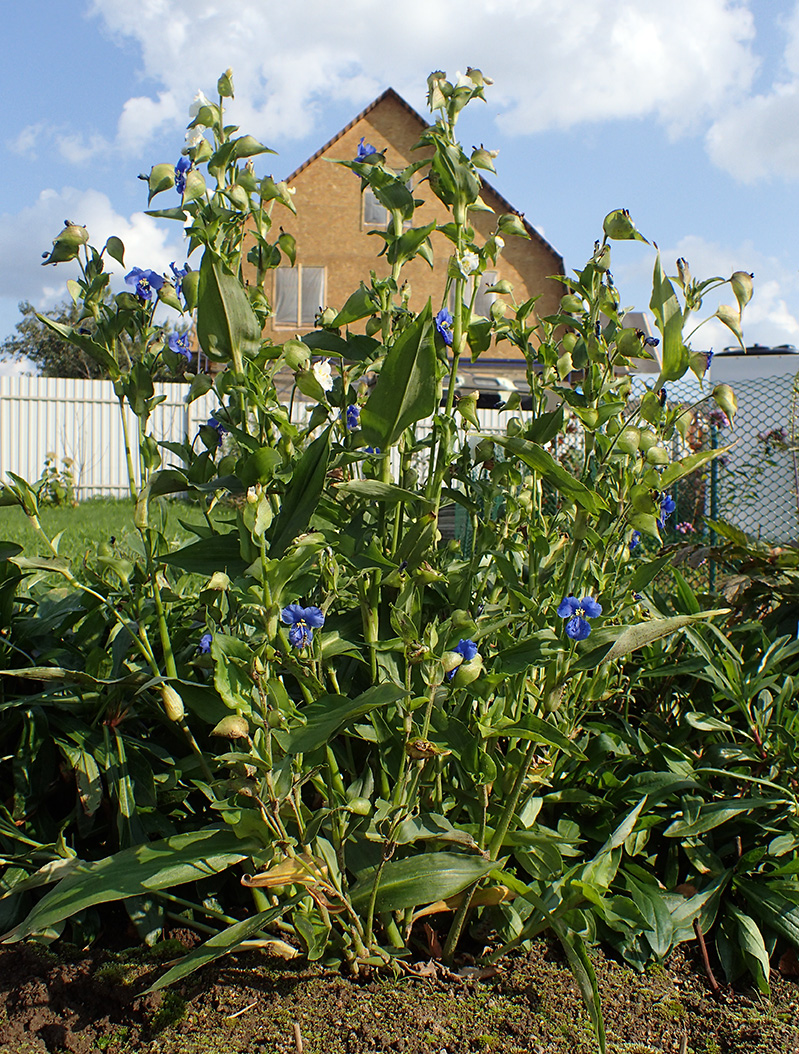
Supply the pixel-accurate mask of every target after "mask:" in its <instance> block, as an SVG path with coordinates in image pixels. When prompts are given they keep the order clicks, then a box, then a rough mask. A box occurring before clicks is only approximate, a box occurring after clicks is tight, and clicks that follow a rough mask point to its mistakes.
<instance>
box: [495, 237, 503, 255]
mask: <svg viewBox="0 0 799 1054" xmlns="http://www.w3.org/2000/svg"><path fill="white" fill-rule="evenodd" d="M494 245H496V247H497V248H498V249H499V251H500V252H502V250H503V249H504V248H505V239H504V238H500V236H499V235H498V234H495V235H494Z"/></svg>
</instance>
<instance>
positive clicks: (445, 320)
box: [435, 307, 452, 348]
mask: <svg viewBox="0 0 799 1054" xmlns="http://www.w3.org/2000/svg"><path fill="white" fill-rule="evenodd" d="M435 323H436V329H437V330H438V335H439V336H440V337H441V339H442V340H443V341H444V343H445V344H446V345H447V347H448V348H449V347H451V346H452V315H451V314H450V313H449V311H447V309H446V308H445V307H442V308H441V310H440V311H439V313H438V314H437V315H436V318H435Z"/></svg>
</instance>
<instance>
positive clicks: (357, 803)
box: [346, 798, 372, 816]
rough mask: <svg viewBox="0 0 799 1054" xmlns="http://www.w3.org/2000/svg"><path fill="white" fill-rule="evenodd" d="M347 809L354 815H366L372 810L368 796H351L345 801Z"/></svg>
mask: <svg viewBox="0 0 799 1054" xmlns="http://www.w3.org/2000/svg"><path fill="white" fill-rule="evenodd" d="M346 808H347V811H348V812H351V813H354V814H355V815H356V816H368V815H369V813H370V812H371V811H372V803H371V802H370V801H369V799H368V798H351V799H350V801H348V802H347V806H346Z"/></svg>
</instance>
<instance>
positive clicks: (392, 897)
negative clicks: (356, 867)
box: [350, 853, 501, 912]
mask: <svg viewBox="0 0 799 1054" xmlns="http://www.w3.org/2000/svg"><path fill="white" fill-rule="evenodd" d="M500 866H501V864H498V863H495V862H494V861H492V860H484V859H483V857H481V856H466V855H465V854H459V853H422V854H421V855H419V856H411V857H407V858H406V859H404V860H390V861H389V862H388V863H387V864H386V865H385V867H384V868H383V873H382V875H381V876H380V885H379V887H378V890H377V900H376V902H375V908H376V910H377V911H378V912H381V911H401V910H403V909H404V908H415V907H418V906H419V905H420V904H433V903H434V902H435V901H437V900H446V899H447V897H454V896H456V895H457V894H458V893H461V892H463V890H464V889H466V887H467V886H470V885H472V883H473V882H477V881H478V880H479V879H481V878H482V877H483V876H484V875H487V874H488V873H489V871H493V870H495V869H496V868H498V867H500ZM374 878H375V869H374V868H372V869H370V870H369V871H367V872H366V873H362V877H361V878H360V880H359V881H358V882H357V883H356V885H354V886H353V887H352V889H351V890H350V901H351V903H352V906H353V907H354V908H355V910H356V911H360V912H363V911H365V910H366V907H367V905H368V903H369V898H370V896H371V895H372V887H373V886H374Z"/></svg>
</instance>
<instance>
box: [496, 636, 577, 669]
mask: <svg viewBox="0 0 799 1054" xmlns="http://www.w3.org/2000/svg"><path fill="white" fill-rule="evenodd" d="M563 650H564V647H563V644H562V643H561V642H560V641H559V639H558V637H557V634H555V633H554V632H553V631H552V630H551V629H541V630H539V631H538V632H537V633H534V634H533V635H532V636H531V637H528V638H527V640H522V641H519V643H518V644H514V645H512V646H511V647H510V648H505V649H504V650H503V651H501V652H500V653H499V655H498V656H497V669H498V670H499V671H500V672H501V673H510V674H513V673H522V672H523V671H524V670H526V669H527V667H528V666H543V665H545V664H546V663H548V662H549V661H550V660H551V659H553V658H554V657H555V656H556V655H557V654H558V652H560V651H563Z"/></svg>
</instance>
